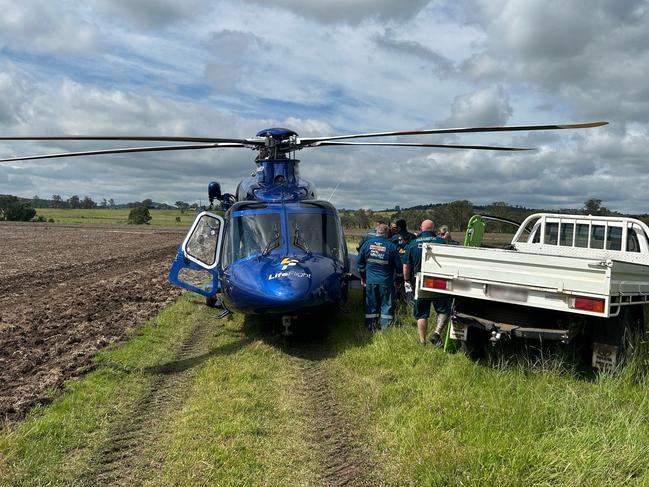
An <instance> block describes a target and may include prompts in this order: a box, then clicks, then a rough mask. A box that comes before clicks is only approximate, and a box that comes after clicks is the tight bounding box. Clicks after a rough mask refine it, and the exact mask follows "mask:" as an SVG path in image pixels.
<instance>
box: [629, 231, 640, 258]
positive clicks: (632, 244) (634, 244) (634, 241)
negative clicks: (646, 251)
mask: <svg viewBox="0 0 649 487" xmlns="http://www.w3.org/2000/svg"><path fill="white" fill-rule="evenodd" d="M629 226H630V225H629ZM626 250H627V251H629V252H640V242H639V240H638V234H637V233H636V232H635V230H634V229H633V228H629V229H628V230H627V234H626Z"/></svg>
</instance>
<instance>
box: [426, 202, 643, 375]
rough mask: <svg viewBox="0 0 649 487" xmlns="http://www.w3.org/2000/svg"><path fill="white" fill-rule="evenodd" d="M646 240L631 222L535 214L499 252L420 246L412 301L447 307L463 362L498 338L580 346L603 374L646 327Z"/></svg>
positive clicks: (638, 226)
mask: <svg viewBox="0 0 649 487" xmlns="http://www.w3.org/2000/svg"><path fill="white" fill-rule="evenodd" d="M648 238H649V227H647V225H645V224H644V223H643V222H641V221H639V220H636V219H633V218H624V217H600V216H584V215H567V214H549V213H537V214H534V215H531V216H529V217H528V218H527V219H526V220H525V221H524V222H523V223H522V224H521V226H520V227H519V229H518V231H517V233H516V234H515V236H514V238H513V239H512V242H511V245H510V246H508V247H507V249H495V248H482V247H463V246H458V245H439V244H424V245H423V247H422V252H423V255H422V257H423V258H422V267H421V272H420V273H419V275H418V276H417V285H416V292H417V295H418V296H423V297H434V296H435V295H437V296H439V295H440V294H447V295H452V296H453V297H454V298H455V302H454V313H453V316H452V320H451V337H452V338H455V339H459V340H462V344H463V348H464V350H465V352H466V353H467V354H468V355H470V356H474V357H479V356H480V355H481V354H482V353H483V352H484V347H485V345H486V343H488V341H492V342H494V341H497V340H499V339H501V338H502V337H522V338H535V339H541V340H560V341H562V342H564V343H567V342H569V341H571V340H572V339H573V338H575V337H583V338H585V339H586V340H585V343H587V344H588V345H589V346H592V349H593V353H592V365H593V366H595V367H610V366H613V365H615V364H616V362H617V361H618V360H619V358H620V355H621V354H623V353H624V349H625V346H627V345H628V343H629V337H630V336H631V333H633V332H636V331H643V330H644V326H645V322H646V320H647V317H649V306H648V305H647V303H649V240H648Z"/></svg>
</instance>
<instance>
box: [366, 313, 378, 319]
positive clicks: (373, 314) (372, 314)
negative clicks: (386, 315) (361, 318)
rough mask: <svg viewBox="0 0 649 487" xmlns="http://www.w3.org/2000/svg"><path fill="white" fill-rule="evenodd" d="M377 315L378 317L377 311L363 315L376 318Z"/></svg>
mask: <svg viewBox="0 0 649 487" xmlns="http://www.w3.org/2000/svg"><path fill="white" fill-rule="evenodd" d="M378 317H379V315H378V313H371V314H366V315H365V318H378Z"/></svg>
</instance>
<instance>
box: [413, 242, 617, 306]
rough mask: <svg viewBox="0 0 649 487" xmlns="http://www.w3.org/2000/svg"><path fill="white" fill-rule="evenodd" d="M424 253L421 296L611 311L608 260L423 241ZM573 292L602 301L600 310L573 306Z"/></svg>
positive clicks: (419, 282) (420, 282)
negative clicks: (434, 280) (444, 284)
mask: <svg viewBox="0 0 649 487" xmlns="http://www.w3.org/2000/svg"><path fill="white" fill-rule="evenodd" d="M422 252H423V255H422V257H423V258H422V268H421V274H420V276H419V279H418V284H417V291H418V293H419V294H420V295H422V294H423V295H426V293H429V292H435V293H443V294H453V295H456V296H466V297H472V298H477V299H487V300H494V301H501V302H508V303H515V304H521V305H526V306H534V307H540V308H546V309H556V310H561V311H569V312H576V313H580V314H587V315H593V316H601V317H603V316H609V314H610V293H611V275H612V263H611V262H610V261H609V263H608V264H607V263H606V262H599V261H596V260H593V259H583V258H575V257H564V256H552V255H539V254H528V253H522V252H517V251H514V250H501V249H485V248H476V247H462V246H455V245H435V244H424V246H423V249H422ZM427 276H428V277H435V278H441V279H446V280H447V281H448V283H447V288H446V289H444V288H440V286H439V282H438V283H437V284H434V285H430V284H431V281H430V280H428V281H427V280H426V279H425V278H426V277H427ZM427 284H428V285H427ZM575 295H577V296H586V297H589V296H590V297H596V298H601V299H603V300H604V301H605V303H604V311H603V312H599V311H598V312H594V311H583V310H575V309H572V307H571V298H572V297H573V296H575ZM573 304H574V299H573Z"/></svg>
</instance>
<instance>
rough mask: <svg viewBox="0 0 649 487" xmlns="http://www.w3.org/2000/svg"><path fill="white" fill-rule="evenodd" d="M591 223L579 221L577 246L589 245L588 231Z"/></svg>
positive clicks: (576, 235)
mask: <svg viewBox="0 0 649 487" xmlns="http://www.w3.org/2000/svg"><path fill="white" fill-rule="evenodd" d="M589 227H590V225H588V224H586V223H577V233H576V234H575V247H583V248H586V247H588V232H589V230H590V228H589Z"/></svg>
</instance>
